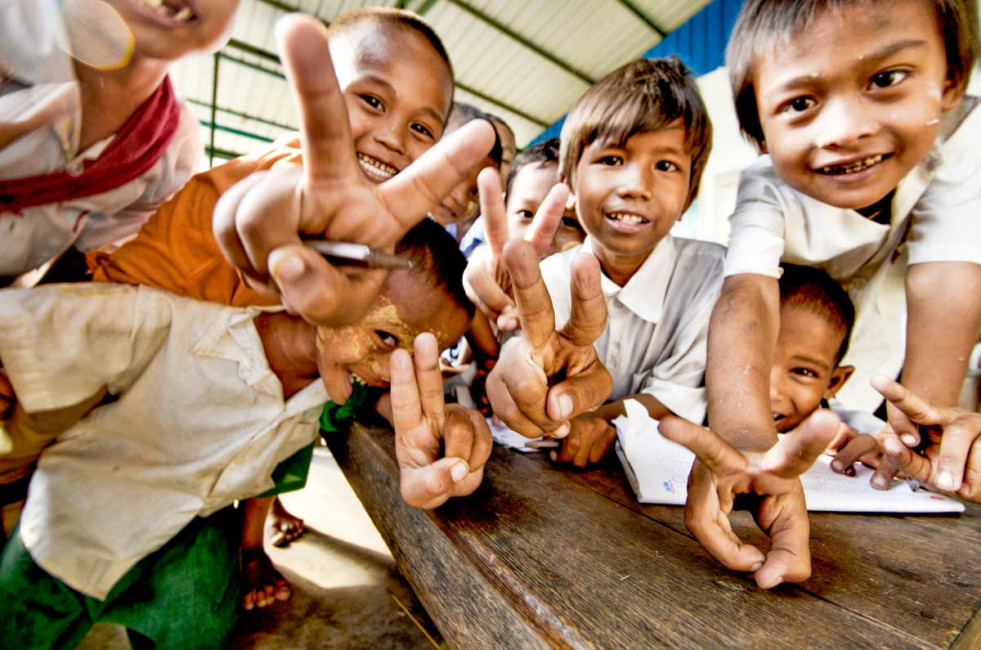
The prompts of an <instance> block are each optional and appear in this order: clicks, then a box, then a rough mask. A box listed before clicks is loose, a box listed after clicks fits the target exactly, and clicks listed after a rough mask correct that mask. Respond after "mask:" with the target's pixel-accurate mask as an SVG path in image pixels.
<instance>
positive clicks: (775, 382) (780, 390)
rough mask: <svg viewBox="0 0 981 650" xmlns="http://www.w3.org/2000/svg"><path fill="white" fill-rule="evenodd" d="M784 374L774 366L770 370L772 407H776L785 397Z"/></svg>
mask: <svg viewBox="0 0 981 650" xmlns="http://www.w3.org/2000/svg"><path fill="white" fill-rule="evenodd" d="M783 376H784V373H783V372H781V371H780V369H779V368H777V367H776V366H774V367H773V368H770V405H771V406H776V405H777V404H779V403H780V400H782V399H783V397H784V394H785V393H784V385H783Z"/></svg>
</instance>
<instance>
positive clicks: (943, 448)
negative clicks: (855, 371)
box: [872, 375, 981, 503]
mask: <svg viewBox="0 0 981 650" xmlns="http://www.w3.org/2000/svg"><path fill="white" fill-rule="evenodd" d="M872 386H873V387H874V388H875V389H876V390H877V391H879V392H880V393H882V396H883V397H885V398H886V399H887V400H888V401H889V404H890V405H891V406H892V407H893V408H895V409H896V412H897V413H898V414H901V415H896V416H895V418H891V420H890V424H889V426H888V427H886V431H885V433H884V435H883V440H882V445H883V447H884V448H885V451H886V454H887V455H888V457H889V460H890V461H892V463H894V464H895V466H896V467H898V468H900V469H902V471H904V472H905V473H906V475H907V476H909V477H911V478H914V479H916V480H917V481H919V482H920V483H921V484H923V485H925V486H927V487H929V488H931V489H934V490H939V491H941V492H947V493H948V494H953V495H956V496H958V497H960V498H961V499H964V500H966V501H973V502H975V503H981V413H972V412H970V411H965V410H963V409H959V408H953V407H939V406H934V405H933V404H930V403H929V402H927V401H926V400H924V399H923V398H921V397H920V396H918V395H915V394H914V393H911V392H910V391H909V390H907V389H906V388H905V387H904V386H903V385H902V384H899V383H897V382H895V381H893V380H891V379H889V378H887V377H883V376H881V375H880V376H877V377H873V378H872ZM896 424H898V425H899V426H900V428H899V430H900V431H903V432H904V433H903V434H900V435H902V438H903V439H900V435H897V433H898V432H897V431H896V426H895V425H896ZM912 431H915V432H916V435H915V437H909V433H910V432H912ZM906 439H909V442H908V443H905V444H904V442H905V440H906ZM918 450H919V453H918Z"/></svg>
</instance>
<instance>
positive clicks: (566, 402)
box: [559, 395, 572, 419]
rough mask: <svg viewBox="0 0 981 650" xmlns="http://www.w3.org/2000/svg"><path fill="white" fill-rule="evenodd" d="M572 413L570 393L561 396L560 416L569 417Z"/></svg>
mask: <svg viewBox="0 0 981 650" xmlns="http://www.w3.org/2000/svg"><path fill="white" fill-rule="evenodd" d="M570 415H572V398H571V397H569V396H568V395H562V396H561V397H559V417H560V418H563V419H565V418H567V417H569V416H570Z"/></svg>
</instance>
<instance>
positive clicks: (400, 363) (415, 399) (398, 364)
mask: <svg viewBox="0 0 981 650" xmlns="http://www.w3.org/2000/svg"><path fill="white" fill-rule="evenodd" d="M389 363H390V364H391V379H392V388H391V391H390V394H391V399H392V420H393V424H394V425H395V430H396V431H405V430H406V429H411V428H414V427H418V426H419V425H421V424H422V402H421V401H420V399H419V388H418V386H416V374H415V369H414V368H413V365H412V357H411V356H409V353H408V352H407V351H406V350H402V349H398V350H395V351H394V352H392V357H391V360H390V362H389Z"/></svg>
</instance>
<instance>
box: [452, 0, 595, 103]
mask: <svg viewBox="0 0 981 650" xmlns="http://www.w3.org/2000/svg"><path fill="white" fill-rule="evenodd" d="M446 1H447V2H449V3H450V4H452V5H455V6H457V7H459V8H460V9H463V10H464V11H465V12H467V13H468V14H470V15H471V16H473V17H474V18H477V19H478V20H480V21H481V22H484V23H486V24H488V25H490V26H491V27H493V28H494V29H496V30H497V31H499V32H501V33H502V34H504V35H505V36H507V37H508V38H510V39H511V40H513V41H516V42H518V43H520V44H521V45H524V46H525V47H526V48H528V49H529V50H531V51H532V52H534V53H535V54H537V55H538V56H540V57H542V58H543V59H546V60H548V61H551V62H552V63H553V64H555V65H556V66H558V67H559V68H561V69H563V70H565V71H566V72H568V73H569V74H571V75H573V76H575V77H578V78H579V79H581V80H582V81H584V82H586V83H587V84H589V85H590V86H591V85H593V84H594V83H596V80H595V79H593V78H592V77H590V76H589V75H588V74H586V73H585V72H582V71H580V70H577V69H576V68H574V67H572V65H571V64H569V63H567V62H565V61H563V60H562V59H560V58H558V57H557V56H555V55H554V54H552V53H551V52H549V51H548V50H545V49H543V48H542V47H541V46H539V45H536V44H535V43H533V42H531V41H530V40H528V39H527V38H525V37H524V36H522V35H521V34H518V33H517V32H515V31H513V30H512V29H510V28H509V27H508V26H507V25H505V24H503V23H501V22H498V21H497V20H495V19H493V18H491V17H490V16H488V15H487V14H485V13H484V12H482V11H481V10H479V9H477V8H476V7H471V6H470V5H468V4H467V3H466V2H463V0H446Z"/></svg>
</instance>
